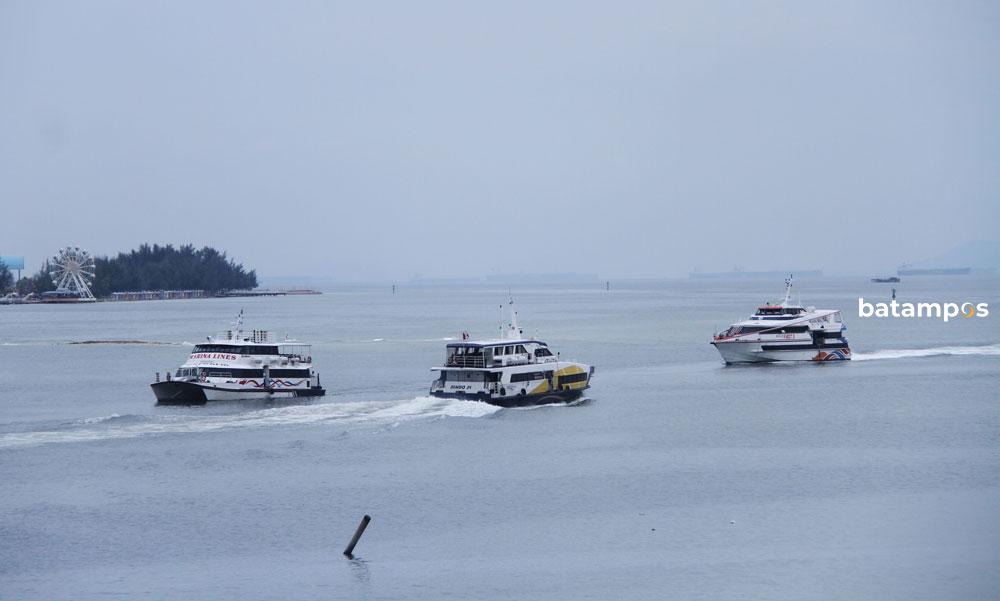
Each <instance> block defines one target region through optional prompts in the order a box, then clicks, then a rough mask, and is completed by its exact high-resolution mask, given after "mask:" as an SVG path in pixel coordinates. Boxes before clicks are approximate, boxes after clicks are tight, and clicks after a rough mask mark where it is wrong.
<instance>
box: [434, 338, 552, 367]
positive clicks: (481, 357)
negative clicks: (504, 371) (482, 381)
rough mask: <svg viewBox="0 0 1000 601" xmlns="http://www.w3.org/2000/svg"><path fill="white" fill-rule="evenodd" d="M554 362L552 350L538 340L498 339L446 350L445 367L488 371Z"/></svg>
mask: <svg viewBox="0 0 1000 601" xmlns="http://www.w3.org/2000/svg"><path fill="white" fill-rule="evenodd" d="M549 358H553V359H554V355H553V354H552V351H550V350H549V348H548V346H547V345H546V344H545V343H544V342H541V341H539V340H498V341H496V342H461V343H458V342H456V343H452V344H449V345H448V347H447V357H446V358H445V367H471V368H479V369H484V368H489V367H503V366H507V365H526V364H529V363H544V362H546V361H548V360H550V359H549Z"/></svg>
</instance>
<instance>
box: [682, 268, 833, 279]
mask: <svg viewBox="0 0 1000 601" xmlns="http://www.w3.org/2000/svg"><path fill="white" fill-rule="evenodd" d="M793 272H794V273H795V274H796V275H798V276H799V277H800V278H819V277H823V272H822V271H819V270H813V271H808V270H807V271H794V270H793ZM787 273H788V271H743V270H742V269H733V270H732V271H692V272H691V273H689V274H688V277H689V278H691V279H692V280H719V279H729V278H750V279H773V278H777V277H784V276H785V275H786V274H787Z"/></svg>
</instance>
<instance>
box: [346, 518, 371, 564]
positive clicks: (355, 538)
mask: <svg viewBox="0 0 1000 601" xmlns="http://www.w3.org/2000/svg"><path fill="white" fill-rule="evenodd" d="M370 521H372V516H370V515H368V514H365V517H363V518H361V523H360V524H358V529H357V530H355V531H354V536H352V537H351V542H350V543H348V544H347V548H346V549H344V555H346V556H347V558H348V559H353V557H354V556H353V555H352V553H354V547H355V546H357V544H358V541H359V540H361V535H362V534H364V533H365V528H367V527H368V522H370Z"/></svg>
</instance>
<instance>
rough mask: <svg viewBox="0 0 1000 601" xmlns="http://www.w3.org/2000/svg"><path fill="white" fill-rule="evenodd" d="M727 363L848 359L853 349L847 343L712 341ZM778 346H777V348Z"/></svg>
mask: <svg viewBox="0 0 1000 601" xmlns="http://www.w3.org/2000/svg"><path fill="white" fill-rule="evenodd" d="M712 344H714V345H715V348H716V349H717V350H718V351H719V354H720V355H722V360H723V361H725V362H726V363H727V364H732V363H775V362H778V361H816V362H819V361H848V360H850V358H851V349H850V347H848V346H847V345H823V346H822V347H819V346H816V345H801V346H795V345H776V344H760V343H753V342H715V343H712ZM775 347H777V348H775Z"/></svg>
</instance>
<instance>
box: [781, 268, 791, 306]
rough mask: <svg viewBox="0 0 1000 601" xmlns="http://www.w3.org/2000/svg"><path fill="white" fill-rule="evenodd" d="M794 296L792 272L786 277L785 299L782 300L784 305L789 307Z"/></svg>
mask: <svg viewBox="0 0 1000 601" xmlns="http://www.w3.org/2000/svg"><path fill="white" fill-rule="evenodd" d="M791 297H792V274H788V277H787V278H785V300H783V301H781V306H782V307H787V306H788V304H789V302H790V301H791Z"/></svg>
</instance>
